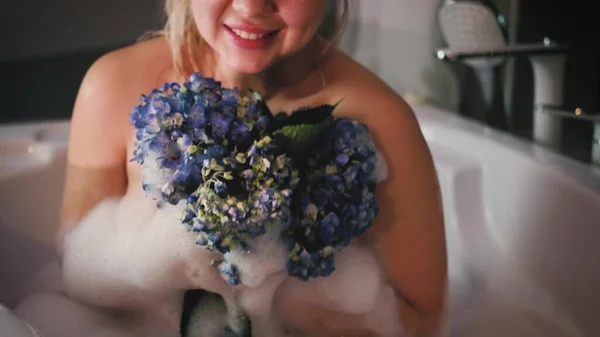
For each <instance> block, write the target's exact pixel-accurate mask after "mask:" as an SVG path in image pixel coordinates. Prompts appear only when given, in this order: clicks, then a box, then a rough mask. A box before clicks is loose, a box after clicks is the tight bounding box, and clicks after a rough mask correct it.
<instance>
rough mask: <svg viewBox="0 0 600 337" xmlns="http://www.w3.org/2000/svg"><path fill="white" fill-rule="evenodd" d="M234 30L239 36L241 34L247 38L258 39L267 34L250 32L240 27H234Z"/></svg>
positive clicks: (243, 37)
mask: <svg viewBox="0 0 600 337" xmlns="http://www.w3.org/2000/svg"><path fill="white" fill-rule="evenodd" d="M233 32H234V33H235V34H236V35H237V36H239V37H241V38H242V39H245V40H258V39H260V38H262V37H263V36H265V34H253V33H248V32H246V31H243V30H239V29H233Z"/></svg>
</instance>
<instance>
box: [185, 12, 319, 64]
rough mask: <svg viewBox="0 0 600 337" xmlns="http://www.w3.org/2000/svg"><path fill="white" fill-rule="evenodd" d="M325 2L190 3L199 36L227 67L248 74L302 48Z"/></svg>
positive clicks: (310, 36)
mask: <svg viewBox="0 0 600 337" xmlns="http://www.w3.org/2000/svg"><path fill="white" fill-rule="evenodd" d="M325 1H326V0H191V1H190V4H191V9H192V13H193V15H194V20H195V22H196V26H197V27H198V30H199V32H200V35H201V36H202V38H203V39H204V41H205V42H206V43H208V44H209V45H210V46H211V47H212V48H213V49H214V50H215V51H216V53H217V54H218V55H219V57H220V60H221V61H222V62H224V63H225V65H226V66H228V67H230V68H233V69H235V70H236V71H239V72H242V73H248V74H256V73H259V72H262V71H263V70H265V69H266V68H267V67H269V66H270V65H271V64H273V63H274V62H276V61H277V60H278V59H280V58H283V57H286V56H289V55H292V54H294V53H296V52H297V51H299V50H300V49H302V48H303V47H305V46H306V45H307V44H308V43H309V42H310V41H311V40H312V38H313V36H314V35H315V34H316V31H317V29H318V27H319V24H320V23H321V19H322V17H323V13H324V10H325Z"/></svg>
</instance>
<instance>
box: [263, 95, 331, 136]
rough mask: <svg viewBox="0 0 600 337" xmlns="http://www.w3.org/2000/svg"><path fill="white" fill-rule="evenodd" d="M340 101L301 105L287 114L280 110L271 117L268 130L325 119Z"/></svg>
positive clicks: (314, 122)
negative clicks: (308, 105)
mask: <svg viewBox="0 0 600 337" xmlns="http://www.w3.org/2000/svg"><path fill="white" fill-rule="evenodd" d="M341 101H342V100H340V101H339V102H338V103H336V104H333V105H332V104H323V105H318V106H314V107H301V108H299V109H296V110H294V111H293V112H292V113H291V115H289V116H288V114H287V113H285V112H280V113H278V114H276V115H275V116H274V117H273V120H272V121H271V124H270V128H269V129H270V130H268V131H269V132H274V131H276V130H280V129H282V128H284V127H286V126H290V125H312V124H319V123H321V122H324V121H327V120H329V119H330V118H331V116H332V115H333V110H335V108H336V107H337V106H338V105H339V103H340V102H341Z"/></svg>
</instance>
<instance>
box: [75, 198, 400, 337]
mask: <svg viewBox="0 0 600 337" xmlns="http://www.w3.org/2000/svg"><path fill="white" fill-rule="evenodd" d="M183 207H184V202H182V203H180V204H179V205H169V204H166V205H164V206H162V207H161V208H157V207H156V203H155V202H154V201H153V200H152V199H151V198H148V197H145V196H144V195H143V193H142V192H141V191H138V192H130V193H129V194H128V195H126V196H125V197H123V198H121V199H115V200H107V201H104V202H102V203H100V204H99V205H98V206H97V207H96V208H95V209H94V210H92V211H91V212H90V213H89V215H88V216H87V217H86V218H85V219H84V220H83V221H82V222H81V223H80V224H79V225H78V226H77V227H76V228H75V229H73V230H72V231H71V232H69V233H68V234H67V235H66V236H65V241H64V242H65V245H64V252H63V256H64V260H63V278H64V281H65V288H66V289H67V291H68V293H69V294H70V296H72V298H73V299H76V300H79V301H83V302H86V303H91V304H94V305H96V306H99V307H111V308H115V307H120V308H130V309H132V310H141V311H142V312H146V315H147V316H148V317H156V316H159V317H166V318H164V320H167V321H168V320H171V321H173V322H176V321H177V320H178V318H179V317H180V316H178V315H179V314H180V313H178V312H177V308H179V309H180V308H182V305H183V297H182V294H183V292H184V291H185V290H187V289H205V290H207V291H209V292H213V293H216V294H220V295H222V296H223V298H224V300H225V302H226V304H227V307H228V308H230V310H235V309H236V308H238V307H241V308H242V309H243V310H244V311H245V312H247V314H248V315H249V317H250V318H251V319H252V324H253V331H255V332H254V335H255V336H267V337H268V336H273V337H279V336H283V335H284V334H283V330H284V329H286V327H285V326H284V324H283V322H282V321H281V320H280V319H279V318H278V317H279V316H278V315H277V313H275V312H274V309H273V302H274V301H275V300H276V299H275V296H279V295H278V294H282V293H283V294H284V295H283V296H284V299H285V300H289V301H292V302H293V301H304V302H306V301H309V302H311V303H313V304H314V305H315V306H317V307H324V308H327V309H329V310H333V311H338V312H341V313H346V314H349V315H367V316H365V321H364V322H363V323H361V324H370V326H373V327H376V326H377V327H378V329H379V328H381V329H383V327H384V326H387V327H388V328H386V329H387V330H385V331H392V330H391V329H392V328H390V326H392V327H393V324H392V323H393V322H392V323H389V324H387V325H386V324H383V323H382V321H381V320H387V319H392V318H391V317H392V316H393V319H394V322H397V317H398V316H395V315H393V314H391V313H388V312H387V311H386V310H387V309H386V310H384V309H382V308H390V306H391V304H389V303H388V304H385V303H379V302H381V301H382V299H384V298H385V296H383V295H381V294H382V293H384V290H385V288H384V287H382V284H383V283H382V282H383V280H382V277H381V271H380V268H379V266H378V264H377V263H376V260H375V257H374V255H373V253H372V252H371V251H370V250H369V249H366V248H364V247H356V246H350V247H348V248H346V249H344V250H342V251H341V252H340V253H339V254H338V255H337V256H336V270H335V271H334V273H333V274H332V275H331V276H329V277H327V278H317V279H312V280H310V281H308V282H304V281H301V280H298V279H296V278H293V277H290V276H286V275H285V273H282V271H284V270H285V266H286V262H287V254H286V251H285V247H284V246H283V245H282V244H281V242H280V241H279V240H278V239H277V238H278V234H279V233H278V232H276V231H274V232H270V233H269V234H268V235H267V236H265V237H262V238H259V239H256V240H254V242H252V247H253V249H252V251H251V252H242V251H234V252H231V253H228V254H227V258H228V260H229V261H230V262H231V263H235V264H236V265H237V266H238V268H239V271H240V278H241V281H242V285H240V286H237V287H232V286H230V285H229V284H227V282H225V281H224V280H223V279H222V277H221V275H220V274H219V273H218V271H217V270H216V269H215V268H214V267H212V266H211V263H212V261H213V260H215V259H218V258H219V255H218V254H216V253H212V252H208V251H206V250H205V249H204V248H202V247H200V246H197V245H196V244H195V239H196V234H195V233H193V232H190V231H189V230H188V229H187V228H186V227H185V226H184V225H183V224H181V215H182V211H183ZM280 290H281V291H280ZM376 304H377V305H376ZM148 311H149V313H148ZM230 314H231V312H230ZM373 322H375V323H373ZM137 323H139V324H150V323H149V322H146V321H144V320H138V321H137ZM194 324H201V323H200V322H195V323H194ZM173 325H176V324H173ZM140 329H141V330H144V328H143V327H141V326H134V327H131V329H130V330H131V331H141V330H140ZM385 331H384V332H385ZM128 336H130V335H128ZM131 336H134V334H131ZM147 336H152V335H147ZM382 336H387V335H385V334H384V335H382ZM111 337H112V336H111Z"/></svg>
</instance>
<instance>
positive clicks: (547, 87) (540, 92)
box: [435, 0, 569, 149]
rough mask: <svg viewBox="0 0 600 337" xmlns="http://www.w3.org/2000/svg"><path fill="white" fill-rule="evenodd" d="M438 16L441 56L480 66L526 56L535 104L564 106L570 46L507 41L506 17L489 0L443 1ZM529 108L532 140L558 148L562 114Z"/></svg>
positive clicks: (448, 59) (437, 53)
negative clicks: (528, 62)
mask: <svg viewBox="0 0 600 337" xmlns="http://www.w3.org/2000/svg"><path fill="white" fill-rule="evenodd" d="M438 19H439V22H440V28H441V30H442V33H443V35H444V37H445V39H446V41H447V43H448V47H447V48H441V49H437V50H435V56H436V57H437V58H438V59H439V60H442V61H446V62H462V63H464V64H467V65H472V66H474V65H478V66H479V68H480V69H485V68H484V65H486V66H487V69H490V67H493V66H495V65H498V64H501V63H502V62H503V61H504V60H506V59H507V58H509V57H517V56H526V57H528V58H529V61H530V62H531V65H532V68H533V76H534V78H533V83H534V99H533V100H534V106H539V105H542V104H548V105H554V106H562V104H563V82H564V75H565V65H566V59H567V56H568V53H569V46H568V45H561V44H557V43H555V42H554V41H552V40H551V39H550V38H544V40H543V41H542V42H540V43H533V44H512V45H511V44H507V42H506V25H505V19H504V17H503V16H502V15H501V14H499V13H498V11H497V10H496V9H495V8H494V7H493V6H492V4H491V3H490V2H489V1H487V0H443V1H442V4H441V6H440V9H439V12H438ZM479 72H480V73H482V74H484V72H483V71H481V70H480V71H479ZM487 72H488V73H489V70H488V71H487ZM480 77H482V76H480ZM482 78H483V77H482ZM489 83H490V82H489V81H488V84H487V86H488V87H489V86H490V84H489ZM482 84H483V82H482ZM484 92H485V91H484ZM532 113H533V139H534V141H535V142H536V143H538V144H541V145H545V146H547V147H550V148H554V149H557V148H559V147H560V143H561V137H562V118H558V117H556V116H555V115H553V114H546V113H541V112H540V111H539V110H538V109H534V110H533V111H532Z"/></svg>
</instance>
